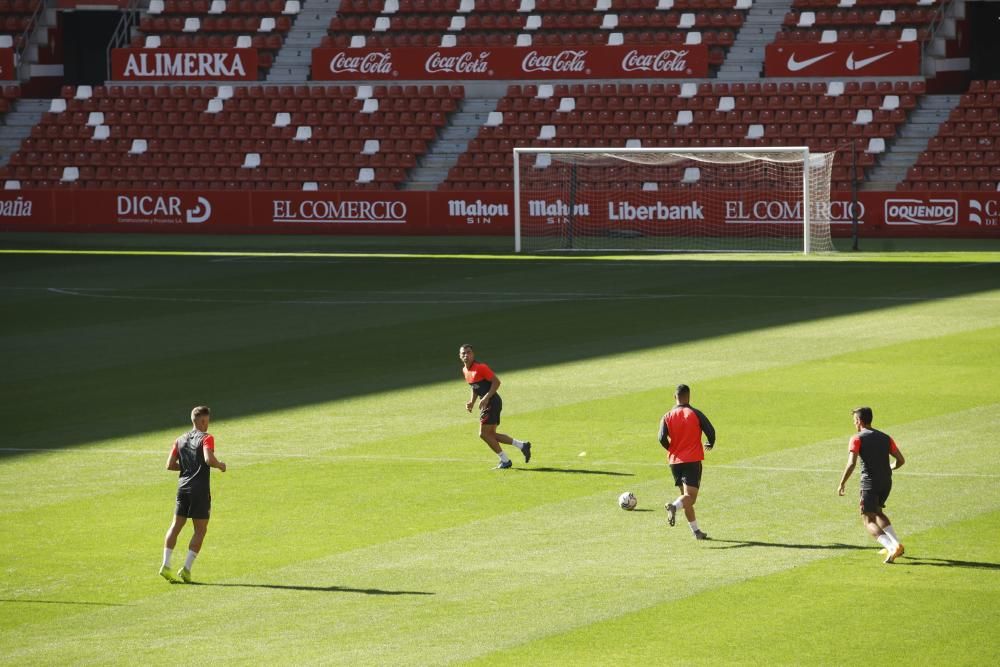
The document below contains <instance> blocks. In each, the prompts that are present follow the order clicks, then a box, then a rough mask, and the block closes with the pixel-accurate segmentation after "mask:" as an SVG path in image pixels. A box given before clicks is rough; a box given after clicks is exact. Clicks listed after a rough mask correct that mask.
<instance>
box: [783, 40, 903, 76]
mask: <svg viewBox="0 0 1000 667" xmlns="http://www.w3.org/2000/svg"><path fill="white" fill-rule="evenodd" d="M764 71H765V72H766V73H767V76H795V77H803V76H818V77H849V76H864V77H873V76H919V75H920V45H919V44H918V43H917V42H875V43H871V42H863V43H861V42H832V43H828V44H823V43H818V42H774V43H771V44H768V45H767V47H766V49H765V51H764Z"/></svg>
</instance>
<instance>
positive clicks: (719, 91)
mask: <svg viewBox="0 0 1000 667" xmlns="http://www.w3.org/2000/svg"><path fill="white" fill-rule="evenodd" d="M923 92H924V84H923V82H918V83H915V84H910V83H907V82H895V83H890V82H879V83H876V82H871V81H866V82H859V81H849V82H845V83H840V82H833V83H830V84H828V83H825V82H798V83H792V82H783V83H773V82H768V83H703V84H694V83H685V84H677V83H667V84H646V83H640V84H629V83H623V84H596V83H589V84H571V85H554V86H553V85H513V86H510V88H509V89H508V91H507V95H506V96H505V97H503V98H502V99H501V100H500V102H499V104H498V110H497V111H496V112H494V113H493V114H491V116H490V118H489V119H488V120H487V122H486V124H485V125H484V127H482V128H481V129H480V131H479V134H478V135H477V137H476V138H475V139H473V141H472V142H470V145H469V150H468V151H467V152H466V153H464V154H463V155H461V156H459V161H458V164H457V166H456V167H454V168H453V169H452V170H451V172H450V173H449V175H448V179H447V181H446V183H445V185H444V187H445V188H448V189H460V188H476V187H483V188H485V189H493V188H500V189H506V188H510V187H511V174H510V170H511V166H512V152H511V151H512V149H513V148H514V147H515V146H534V147H545V146H552V147H557V146H566V147H569V146H593V147H601V146H608V147H614V146H647V147H648V146H664V147H666V146H673V147H679V146H692V147H693V146H706V147H714V146H720V147H732V146H801V145H806V146H809V147H810V148H811V149H813V150H816V151H822V152H831V151H832V152H836V154H837V157H836V161H835V167H834V187H835V188H849V187H850V185H851V181H850V179H851V175H850V165H851V158H852V153H854V154H855V155H854V157H855V160H856V162H857V166H858V174H859V178H862V179H863V178H864V171H865V169H866V168H869V167H872V166H874V164H875V159H876V155H877V154H878V153H880V152H883V151H885V150H886V144H887V142H890V141H891V140H892V139H893V138H894V137H895V136H896V134H897V131H898V129H899V127H900V126H901V125H902V124H903V123H905V122H906V118H907V115H906V114H907V111H908V110H909V109H912V108H913V107H915V106H916V97H917V96H918V95H920V94H922V93H923ZM540 168H544V165H540ZM605 176H607V177H608V178H605ZM729 176H731V174H727V173H726V169H725V168H717V169H706V170H703V173H702V175H701V178H700V183H701V184H702V185H704V184H706V183H710V184H712V185H715V186H719V187H732V188H738V187H739V183H738V182H736V181H734V180H733V179H732V178H729ZM609 179H610V181H611V182H614V179H613V178H610V176H609V175H604V176H602V177H599V178H597V179H594V183H593V184H594V185H598V184H600V185H601V186H602V187H606V182H607V181H608V180H609ZM625 185H626V186H627V187H635V186H638V185H641V183H630V184H625ZM583 186H584V187H586V186H587V184H586V183H584V184H583Z"/></svg>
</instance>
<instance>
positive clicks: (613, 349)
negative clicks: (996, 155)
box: [0, 251, 1000, 665]
mask: <svg viewBox="0 0 1000 667" xmlns="http://www.w3.org/2000/svg"><path fill="white" fill-rule="evenodd" d="M0 322H2V325H0V360H2V363H0V367H2V369H3V370H2V377H3V383H2V385H0V417H2V422H3V429H2V436H0V574H2V576H0V663H4V664H32V665H33V664H38V665H64V664H130V665H138V664H141V665H167V664H178V663H181V662H188V663H194V664H232V665H245V664H296V665H298V664H351V665H438V664H453V663H462V664H467V663H471V664H481V665H549V664H552V665H555V664H559V665H563V664H565V665H623V664H636V665H702V664H704V665H709V664H720V663H721V664H760V665H773V664H788V665H802V664H810V665H813V664H823V665H850V664H871V663H875V662H878V663H882V664H928V665H934V664H963V665H995V664H997V663H998V662H1000V648H998V643H997V635H998V632H1000V448H998V444H1000V253H997V252H943V253H930V252H923V253H918V252H912V253H903V252H897V253H878V252H876V253H868V254H854V255H852V254H848V253H840V254H837V255H831V256H828V257H810V258H800V257H795V256H749V257H739V256H734V255H730V256H690V257H689V256H672V257H671V256H648V257H645V256H644V257H628V256H619V257H583V256H581V257H577V256H574V257H512V256H506V255H499V254H498V255H487V254H482V255H461V254H450V255H447V256H445V255H432V254H422V255H412V256H406V255H399V256H391V257H390V256H386V257H378V256H370V255H348V254H319V253H314V254H309V255H301V254H294V253H285V254H282V253H272V254H268V253H245V254H237V253H224V254H217V253H216V254H213V253H203V254H202V253H190V254H185V253H177V254H172V255H160V254H155V253H150V254H145V253H139V252H124V253H64V254H52V253H27V252H2V251H0ZM462 343H472V344H473V345H474V346H475V348H476V352H477V358H478V359H479V360H481V361H486V362H487V363H489V364H490V365H491V366H492V367H493V369H494V370H495V371H496V372H497V374H498V375H499V377H500V378H501V380H502V387H501V389H500V393H501V394H502V396H503V399H504V411H503V416H502V423H501V426H500V429H499V430H500V431H502V432H506V433H509V434H511V435H513V436H514V437H517V438H521V439H525V440H530V441H531V442H532V443H533V457H532V460H531V462H530V463H529V464H524V462H523V459H522V457H521V456H520V454H519V453H518V452H517V451H516V450H514V449H513V448H512V447H509V446H508V447H506V449H507V451H508V452H509V453H510V455H511V458H512V459H513V461H514V468H513V469H510V470H494V469H493V466H495V465H496V457H495V456H494V455H493V454H492V453H491V452H490V451H489V450H488V449H487V447H486V446H485V445H484V444H483V443H482V442H480V441H479V439H478V437H477V435H476V432H477V427H478V423H477V419H476V417H475V416H473V415H470V414H468V413H467V412H466V411H465V407H464V404H465V401H466V400H468V394H469V391H468V388H467V386H466V385H465V384H464V383H463V381H462V379H461V374H460V372H459V369H460V365H459V361H458V356H457V355H458V347H459V345H460V344H462ZM679 382H685V383H687V384H689V385H691V387H692V400H691V402H692V404H693V405H694V406H696V407H698V408H699V409H701V410H702V411H704V412H705V413H706V414H707V415H708V416H709V417H710V418H711V419H712V421H713V423H714V424H715V426H716V428H717V430H718V434H719V435H718V444H717V446H716V448H715V449H714V451H712V452H710V453H708V455H707V459H706V463H705V473H704V478H703V482H702V487H701V493H700V496H699V500H698V505H697V510H698V519H699V524H700V526H701V528H702V530H704V531H705V532H707V533H708V534H709V535H710V537H711V539H710V540H708V541H704V542H702V541H696V540H694V539H692V535H691V532H690V530H689V528H688V526H687V525H686V523H685V522H684V521H683V520H682V519H681V520H678V523H677V525H676V526H675V527H673V528H670V527H668V526H667V523H666V515H665V512H664V510H663V504H664V502H666V501H670V500H673V499H674V498H675V497H676V495H677V493H676V490H675V489H674V488H673V487H672V486H671V481H672V480H670V479H669V477H670V476H669V471H668V469H667V467H666V465H665V453H664V452H663V450H662V449H661V448H660V446H659V444H658V443H657V441H656V434H657V428H658V420H659V419H660V417H661V416H662V414H663V413H664V412H665V411H666V410H667V409H669V408H670V407H671V405H672V404H673V398H672V393H673V388H674V387H675V386H676V385H677V384H678V383H679ZM202 403H204V404H208V405H210V406H211V408H212V411H213V422H212V425H211V428H210V431H211V432H212V433H213V434H214V435H215V437H216V443H217V454H218V456H219V458H220V459H221V460H223V461H225V462H226V463H227V465H228V466H229V469H228V471H227V472H226V473H224V474H223V473H220V472H219V471H213V472H212V495H213V508H212V520H211V524H210V527H209V531H208V536H207V539H206V542H205V546H204V549H203V551H202V553H201V555H200V556H199V558H198V560H197V561H196V562H195V565H194V569H193V576H194V580H195V582H196V585H184V584H177V585H171V584H168V583H167V582H166V581H164V580H163V579H162V578H160V577H159V576H157V569H158V567H159V564H160V558H161V554H162V541H163V534H164V532H165V531H166V529H167V526H168V524H169V522H170V518H171V515H172V512H173V499H174V493H175V490H176V483H177V480H176V473H171V472H168V471H166V470H165V469H164V464H165V462H166V458H167V454H168V452H169V449H170V445H171V443H172V441H173V439H174V438H175V437H177V436H178V435H179V434H181V433H182V432H184V431H186V430H187V429H188V428H189V422H188V420H187V417H188V413H189V411H190V409H191V407H192V406H194V405H197V404H202ZM865 404H866V405H871V406H872V407H873V409H874V412H875V424H874V425H875V426H876V427H878V428H881V429H884V430H885V431H887V432H888V433H890V434H891V435H892V436H893V437H894V438H895V440H896V442H897V443H898V444H899V446H900V448H901V449H902V451H903V452H904V454H905V455H906V459H907V463H906V465H905V466H904V467H903V468H902V469H901V470H900V471H899V472H898V473H897V474H896V476H895V478H894V479H895V482H894V488H893V492H892V496H891V497H890V499H889V503H888V507H887V510H886V511H887V513H888V514H889V516H891V517H892V519H893V525H894V526H895V527H896V529H897V531H898V533H899V535H900V537H901V539H902V541H903V543H904V544H905V546H906V555H905V556H903V557H902V558H900V559H899V560H898V561H897V563H895V564H893V565H884V564H883V563H882V562H881V557H880V556H879V555H878V545H877V544H876V543H875V542H874V541H873V540H872V539H871V538H870V537H868V535H867V534H866V533H865V532H864V530H863V528H862V525H861V522H860V520H859V517H858V510H857V488H858V474H859V473H858V472H857V471H856V472H855V474H854V476H853V477H852V479H851V480H850V481H849V482H848V487H847V488H848V493H847V496H846V497H838V496H837V495H836V486H837V482H838V480H839V477H840V473H841V471H842V470H843V467H844V463H845V462H846V458H847V440H848V438H849V437H850V436H851V435H852V433H853V425H852V422H851V414H850V410H851V408H853V407H856V406H858V405H865ZM623 491H632V492H633V493H634V494H635V495H636V496H637V498H638V507H637V509H636V510H635V511H633V512H625V511H622V510H621V509H619V508H618V506H617V503H616V501H617V497H618V495H619V494H620V493H622V492H623ZM190 535H191V532H190V526H189V527H188V528H187V529H186V530H185V531H184V532H183V533H182V535H181V539H180V540H179V542H178V548H177V549H176V550H175V552H174V559H173V565H174V569H176V568H177V567H179V566H180V565H181V564H182V562H183V556H184V552H185V550H186V545H187V540H188V538H189V537H190Z"/></svg>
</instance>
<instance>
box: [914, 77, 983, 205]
mask: <svg viewBox="0 0 1000 667" xmlns="http://www.w3.org/2000/svg"><path fill="white" fill-rule="evenodd" d="M998 109H1000V81H973V82H972V84H971V85H970V87H969V92H967V93H966V94H964V95H962V99H961V101H960V102H959V104H958V106H957V107H956V108H955V109H954V110H952V112H951V114H950V116H949V118H948V120H947V121H945V122H944V123H942V124H941V127H940V129H939V130H938V134H937V136H934V137H932V138H931V140H930V142H929V144H928V146H927V150H926V151H924V152H923V153H922V154H921V155H920V156H919V157H918V158H917V162H916V164H915V165H914V166H913V167H911V168H910V170H909V171H908V172H907V174H906V179H905V180H904V181H903V182H902V183H901V184H900V185H899V189H901V190H991V191H996V190H998V189H1000V114H998V111H997V110H998Z"/></svg>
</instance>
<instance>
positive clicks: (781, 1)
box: [719, 0, 792, 81]
mask: <svg viewBox="0 0 1000 667" xmlns="http://www.w3.org/2000/svg"><path fill="white" fill-rule="evenodd" d="M791 6H792V0H756V1H755V2H754V3H753V7H751V8H750V11H749V12H747V16H746V21H745V22H744V23H743V27H741V28H740V30H739V32H737V33H736V41H735V42H733V46H732V47H731V48H730V49H729V55H727V56H726V62H724V63H723V64H722V67H721V68H720V69H719V79H720V80H722V81H755V80H757V79H758V78H760V76H761V74H762V72H763V71H764V47H766V46H767V45H768V44H770V43H771V42H773V41H774V36H775V35H776V34H777V33H778V32H779V31H780V30H781V22H782V21H783V20H784V18H785V14H787V13H788V10H789V9H791Z"/></svg>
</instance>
